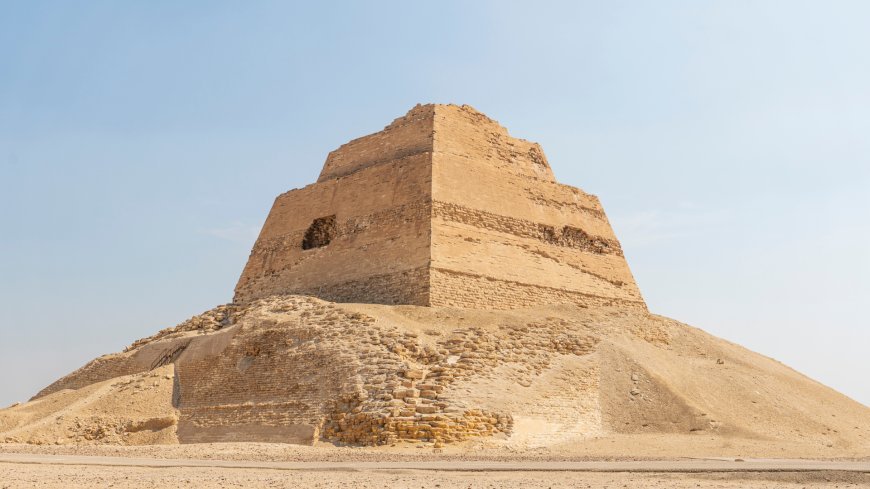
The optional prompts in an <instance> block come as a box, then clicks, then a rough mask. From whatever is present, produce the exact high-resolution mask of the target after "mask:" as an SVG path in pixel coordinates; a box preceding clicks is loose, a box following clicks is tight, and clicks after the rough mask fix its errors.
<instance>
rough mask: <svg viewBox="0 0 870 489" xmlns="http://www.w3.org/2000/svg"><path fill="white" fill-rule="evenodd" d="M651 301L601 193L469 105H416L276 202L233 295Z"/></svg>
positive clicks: (523, 303) (508, 302) (513, 303)
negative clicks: (553, 166) (558, 176)
mask: <svg viewBox="0 0 870 489" xmlns="http://www.w3.org/2000/svg"><path fill="white" fill-rule="evenodd" d="M276 294H304V295H312V296H315V297H319V298H322V299H326V300H329V301H333V302H363V303H380V304H409V305H421V306H442V305H450V306H460V307H477V308H488V309H509V308H517V307H529V306H535V305H542V304H560V303H572V304H580V305H598V304H614V303H618V304H622V305H629V306H637V307H640V308H645V307H646V306H645V304H644V301H643V298H642V297H641V295H640V292H639V290H638V288H637V285H636V284H635V281H634V278H633V277H632V275H631V272H630V270H629V268H628V265H627V263H626V261H625V258H624V257H623V253H622V248H621V246H620V244H619V241H618V240H617V239H616V236H615V235H614V233H613V230H612V229H611V227H610V223H609V222H608V221H607V217H606V215H605V214H604V210H603V208H602V207H601V204H600V202H599V201H598V199H597V198H596V197H595V196H593V195H589V194H586V193H584V192H583V191H581V190H579V189H576V188H574V187H569V186H567V185H561V184H559V183H557V182H556V181H555V178H554V177H553V174H552V171H551V170H550V167H549V164H548V163H547V159H546V157H545V156H544V152H543V150H542V149H541V147H540V146H539V145H537V144H536V143H531V142H528V141H524V140H521V139H516V138H513V137H511V136H510V135H508V133H507V130H505V129H504V128H503V127H501V126H500V125H499V124H498V123H497V122H495V121H493V120H491V119H489V118H488V117H486V116H484V115H483V114H481V113H479V112H477V111H475V110H474V109H472V108H470V107H468V106H462V107H458V106H453V105H426V106H417V107H415V108H414V109H412V110H411V111H410V112H408V114H407V115H405V116H404V117H401V118H399V119H396V120H395V121H394V122H393V123H392V124H390V125H389V126H387V127H386V128H385V129H384V130H383V131H381V132H378V133H375V134H372V135H369V136H365V137H362V138H359V139H356V140H354V141H351V142H350V143H348V144H346V145H344V146H342V147H340V148H339V149H337V150H335V151H333V152H332V153H330V155H329V157H328V158H327V161H326V164H325V165H324V168H323V171H322V172H321V175H320V178H319V179H318V182H317V183H315V184H313V185H309V186H307V187H305V188H302V189H298V190H292V191H290V192H287V193H285V194H283V195H281V196H279V197H278V198H277V199H276V200H275V204H274V206H273V207H272V210H271V212H270V213H269V217H268V219H267V220H266V224H265V225H264V226H263V230H262V232H261V233H260V237H259V238H258V239H257V242H256V243H255V245H254V248H253V250H252V251H251V256H250V259H249V260H248V263H247V265H246V267H245V270H244V272H243V273H242V276H241V278H240V279H239V283H238V285H237V286H236V295H235V301H236V302H238V303H246V302H249V301H252V300H255V299H258V298H262V297H267V296H270V295H276Z"/></svg>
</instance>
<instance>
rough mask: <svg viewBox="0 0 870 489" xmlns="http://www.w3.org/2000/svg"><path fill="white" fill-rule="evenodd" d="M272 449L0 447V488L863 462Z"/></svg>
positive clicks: (640, 480) (508, 482)
mask: <svg viewBox="0 0 870 489" xmlns="http://www.w3.org/2000/svg"><path fill="white" fill-rule="evenodd" d="M412 450H413V449H403V450H383V449H364V448H336V447H304V446H294V445H283V444H266V443H223V444H194V445H181V446H138V447H123V446H33V445H20V444H2V445H0V489H6V488H9V489H11V488H29V487H40V488H69V487H117V488H158V487H160V488H162V487H196V488H212V487H215V488H216V487H268V488H278V487H281V488H283V487H287V488H290V487H363V488H366V487H368V488H380V487H391V488H420V487H440V488H478V487H479V488H495V487H505V488H520V487H522V488H552V487H581V488H583V487H585V488H699V487H700V488H810V487H812V488H815V487H823V488H849V487H855V488H857V487H870V458H864V459H828V460H809V459H752V458H746V459H739V458H737V459H735V458H730V457H728V458H726V457H722V458H686V457H680V458H670V459H628V458H596V457H565V456H559V455H558V454H554V453H544V452H538V453H535V452H529V453H523V454H519V453H498V452H494V451H485V452H481V453H477V454H467V453H466V454H456V453H455V454H451V453H443V452H442V453H433V450H432V449H431V448H425V449H418V450H416V452H420V453H415V452H414V451H412Z"/></svg>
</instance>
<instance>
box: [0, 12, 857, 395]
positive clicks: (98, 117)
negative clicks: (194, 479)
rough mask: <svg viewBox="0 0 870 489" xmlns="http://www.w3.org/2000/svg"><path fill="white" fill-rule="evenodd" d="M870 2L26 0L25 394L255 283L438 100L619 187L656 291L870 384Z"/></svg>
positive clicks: (11, 346)
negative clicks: (302, 208) (421, 105)
mask: <svg viewBox="0 0 870 489" xmlns="http://www.w3.org/2000/svg"><path fill="white" fill-rule="evenodd" d="M868 25H870V3H868V2H863V1H854V2H845V1H817V2H800V1H779V2H771V1H735V0H729V1H719V2H697V1H684V2H668V1H657V2H645V1H635V2H619V1H606V2H605V1H595V2H574V1H572V2H542V1H535V2H524V3H520V2H505V1H498V2H495V1H493V2H483V1H479V2H472V1H468V2H445V1H439V2H425V3H423V2H398V1H397V2H344V3H332V2H299V4H298V5H294V4H293V3H292V2H289V1H288V2H259V1H249V2H218V1H209V2H204V1H203V2H194V1H188V2H175V1H148V2H145V1H140V2H133V1H127V2H116V1H90V2H69V1H59V2H45V1H24V0H22V1H5V2H2V3H0V310H2V317H0V372H2V373H0V404H4V405H5V404H7V403H11V402H13V401H18V400H24V399H26V398H28V397H29V396H30V395H32V394H34V393H35V392H36V391H38V390H39V389H40V388H41V387H43V386H44V385H46V384H48V383H49V382H51V381H52V380H53V379H55V378H57V377H59V376H61V375H63V374H65V373H67V372H69V371H72V370H74V369H75V368H78V367H79V366H80V365H82V364H83V363H84V362H86V361H87V360H89V359H91V358H93V357H95V356H97V355H100V354H103V353H109V352H114V351H118V350H120V349H122V348H123V347H124V346H125V345H127V344H129V343H131V342H132V341H133V340H135V339H137V338H140V337H143V336H147V335H150V334H152V333H153V332H155V331H157V330H159V329H161V328H164V327H167V326H172V325H174V324H176V323H178V322H180V321H182V320H184V319H186V318H188V317H190V316H192V315H194V314H198V313H200V312H202V311H204V310H206V309H209V308H210V307H212V306H214V305H217V304H220V303H225V302H228V301H229V300H230V299H231V297H232V288H233V286H234V285H235V282H236V280H237V278H238V275H239V273H240V272H241V269H242V266H243V265H244V262H245V260H246V258H247V256H248V252H249V250H250V247H251V245H252V244H253V240H254V238H255V235H256V232H257V230H258V229H259V227H260V225H261V224H262V222H263V221H264V219H265V217H266V213H267V212H268V209H269V207H270V205H271V203H272V200H273V199H274V197H275V196H276V195H277V194H279V193H281V192H284V191H286V190H288V189H291V188H294V187H301V186H303V185H305V184H307V183H310V182H312V181H314V180H315V178H316V175H317V174H318V173H319V171H320V167H321V165H322V164H323V161H324V159H325V157H326V154H327V153H328V152H329V151H330V150H332V149H334V148H336V147H337V146H339V145H340V144H342V143H344V142H346V141H347V140H349V139H352V138H354V137H358V136H361V135H364V134H367V133H371V132H374V131H377V130H379V129H381V128H382V127H383V126H384V125H386V124H387V123H389V122H390V121H391V120H392V119H394V118H395V117H398V116H400V115H402V114H404V113H405V112H406V111H407V110H408V109H409V108H411V107H412V106H413V105H414V104H416V103H418V102H443V103H447V102H452V103H460V104H461V103H466V104H470V105H473V106H475V107H476V108H478V109H479V110H481V111H483V112H485V113H486V114H488V115H490V116H491V117H493V118H495V119H497V120H498V121H500V122H501V123H502V124H503V125H505V126H506V127H508V128H509V129H510V131H511V133H512V134H513V135H515V136H518V137H522V138H525V139H531V140H534V141H538V142H540V143H541V144H542V145H543V147H544V150H545V151H546V153H547V156H548V158H549V160H550V163H551V164H552V166H553V169H554V171H555V173H556V176H557V178H558V179H559V180H560V181H562V182H564V183H567V184H570V185H575V186H578V187H581V188H583V189H584V190H586V191H588V192H591V193H594V194H597V195H599V196H600V197H601V200H602V202H603V203H604V205H605V209H606V210H607V211H608V215H609V216H610V219H611V221H612V223H613V225H614V227H615V228H616V231H617V234H618V235H619V237H620V239H621V240H622V244H623V247H624V248H625V251H626V255H627V257H628V259H629V263H630V265H631V267H632V270H633V271H634V274H635V276H636V278H637V281H638V283H639V285H640V288H641V291H642V292H643V294H644V296H645V297H646V299H647V301H648V303H649V305H650V308H651V309H652V310H653V311H654V312H657V313H660V314H664V315H667V316H671V317H674V318H676V319H680V320H682V321H685V322H688V323H690V324H692V325H694V326H698V327H701V328H703V329H705V330H707V331H709V332H711V333H713V334H715V335H718V336H721V337H724V338H726V339H728V340H731V341H734V342H737V343H740V344H743V345H745V346H747V347H749V348H751V349H753V350H756V351H759V352H761V353H764V354H766V355H768V356H771V357H773V358H776V359H778V360H780V361H782V362H784V363H786V364H788V365H790V366H792V367H794V368H796V369H797V370H799V371H801V372H804V373H806V374H808V375H810V376H811V377H813V378H815V379H817V380H819V381H821V382H823V383H826V384H828V385H830V386H832V387H834V388H836V389H838V390H840V391H842V392H844V393H846V394H847V395H849V396H851V397H853V398H855V399H857V400H859V401H862V402H864V403H865V404H870V382H868V381H867V378H868V374H870V319H868V308H867V304H868V297H870V136H868V135H870V88H868V87H870V29H868V27H867V26H868Z"/></svg>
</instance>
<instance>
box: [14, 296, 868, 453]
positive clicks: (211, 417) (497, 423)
mask: <svg viewBox="0 0 870 489" xmlns="http://www.w3.org/2000/svg"><path fill="white" fill-rule="evenodd" d="M868 427H870V409H868V408H867V407H865V406H863V405H861V404H859V403H857V402H855V401H852V400H851V399H849V398H847V397H845V396H843V395H841V394H839V393H837V392H835V391H833V390H831V389H829V388H827V387H825V386H823V385H821V384H819V383H817V382H814V381H812V380H811V379H808V378H807V377H805V376H803V375H801V374H799V373H797V372H795V371H794V370H792V369H790V368H788V367H786V366H784V365H782V364H780V363H778V362H776V361H774V360H771V359H769V358H766V357H764V356H761V355H758V354H756V353H753V352H750V351H748V350H746V349H744V348H741V347H740V346H737V345H734V344H732V343H728V342H726V341H723V340H721V339H718V338H715V337H713V336H710V335H708V334H706V333H704V332H703V331H701V330H699V329H695V328H692V327H690V326H687V325H684V324H682V323H679V322H677V321H673V320H670V319H667V318H663V317H661V316H656V315H652V314H648V313H646V312H644V311H641V310H635V309H632V310H625V309H619V308H606V307H605V308H596V309H585V308H582V307H578V306H553V307H540V308H534V309H527V310H511V311H483V310H467V309H453V308H430V307H416V306H383V305H367V304H366V305H362V304H333V303H329V302H325V301H321V300H318V299H314V298H310V297H302V296H281V297H271V298H267V299H262V300H259V301H256V302H254V303H252V304H250V305H247V306H231V307H230V306H222V307H220V308H216V309H215V310H212V311H209V312H207V313H205V314H203V315H201V316H198V317H196V318H193V319H191V320H189V321H187V322H185V323H182V324H181V325H179V326H178V327H176V328H172V329H167V330H163V331H161V332H160V333H159V334H157V335H155V336H153V337H151V338H147V339H145V340H140V341H138V342H136V343H134V345H133V346H132V347H131V348H129V349H128V350H127V351H125V352H123V353H118V354H113V355H107V356H104V357H101V358H98V359H96V360H94V361H92V362H90V363H89V364H87V365H85V366H84V367H82V368H81V369H79V370H77V371H76V372H73V373H72V374H70V375H68V376H67V377H64V378H63V379H60V380H59V381H57V382H56V383H54V384H52V385H51V386H49V387H48V388H46V389H45V390H43V391H42V392H41V393H39V394H38V395H37V396H36V397H35V398H34V399H33V400H31V401H30V402H28V403H25V404H23V405H20V406H16V407H13V408H9V409H6V410H2V411H0V440H4V439H5V440H7V441H21V442H30V443H67V442H72V441H74V442H79V443H88V442H90V443H126V444H148V443H177V442H181V443H190V442H214V441H281V442H291V443H303V444H312V443H316V442H320V441H326V442H331V443H335V444H354V445H393V444H398V445H400V446H403V445H404V444H405V443H413V444H419V443H431V444H434V445H435V446H440V445H449V446H455V447H466V448H467V447H468V446H469V443H472V444H473V445H475V446H485V447H490V448H499V449H510V450H529V449H536V448H539V447H545V448H548V449H553V450H560V451H566V452H582V451H583V450H587V449H589V447H601V446H603V444H608V443H610V444H615V445H614V447H620V448H618V449H616V451H619V450H623V451H630V452H631V453H635V454H637V453H658V451H661V450H663V448H662V447H665V446H681V447H688V446H690V445H693V444H694V445H695V446H703V447H706V448H705V449H709V450H710V451H716V450H717V447H719V448H721V447H728V446H734V445H735V444H736V445H740V446H749V445H751V446H753V447H755V448H754V450H755V453H757V454H767V455H777V456H784V455H789V456H798V455H802V454H805V455H806V456H822V455H824V456H851V455H865V454H866V453H868V451H870V428H868ZM765 447H768V448H767V449H766V448H765ZM774 450H776V451H774ZM611 452H612V451H611ZM678 452H679V450H670V451H667V453H670V454H674V453H678ZM598 453H603V452H601V451H600V450H599V451H598Z"/></svg>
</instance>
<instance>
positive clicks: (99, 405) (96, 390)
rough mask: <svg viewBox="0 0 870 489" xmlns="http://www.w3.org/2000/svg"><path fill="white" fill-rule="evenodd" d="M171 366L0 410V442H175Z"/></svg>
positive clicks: (176, 419)
mask: <svg viewBox="0 0 870 489" xmlns="http://www.w3.org/2000/svg"><path fill="white" fill-rule="evenodd" d="M174 370H175V369H174V366H173V365H167V366H164V367H162V368H158V369H155V370H152V371H147V372H142V373H138V374H133V375H125V376H122V377H117V378H114V379H110V380H106V381H103V382H97V383H94V384H90V385H87V386H85V387H81V388H79V389H75V390H73V389H63V390H59V391H57V392H55V393H53V394H51V395H48V396H45V397H41V398H39V399H35V400H32V401H31V402H28V403H25V404H21V405H17V406H14V407H11V408H8V409H5V410H3V411H0V440H4V441H6V442H13V443H14V442H24V443H33V444H40V445H44V444H56V445H64V444H67V443H88V442H92V443H117V444H131V445H144V444H156V443H176V442H177V438H176V436H175V428H176V425H177V423H178V415H177V411H176V409H175V408H174V407H173V405H172V388H173V380H172V379H173V378H174Z"/></svg>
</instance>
